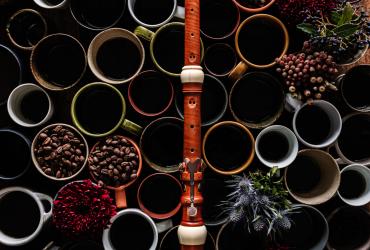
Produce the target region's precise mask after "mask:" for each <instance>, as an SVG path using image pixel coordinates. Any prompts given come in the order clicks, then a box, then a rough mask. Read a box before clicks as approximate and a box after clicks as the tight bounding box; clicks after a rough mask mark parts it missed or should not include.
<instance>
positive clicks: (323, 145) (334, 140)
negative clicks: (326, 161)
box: [292, 100, 343, 149]
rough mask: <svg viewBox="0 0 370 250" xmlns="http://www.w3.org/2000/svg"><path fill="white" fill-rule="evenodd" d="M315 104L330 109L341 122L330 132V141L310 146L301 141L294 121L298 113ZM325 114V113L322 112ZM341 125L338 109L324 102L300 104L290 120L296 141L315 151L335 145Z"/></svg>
mask: <svg viewBox="0 0 370 250" xmlns="http://www.w3.org/2000/svg"><path fill="white" fill-rule="evenodd" d="M315 104H323V105H326V106H327V107H329V108H330V109H332V110H333V111H334V113H335V115H336V118H339V120H341V121H342V122H338V123H335V124H336V125H338V127H337V129H336V131H333V132H332V135H331V136H330V137H332V138H331V139H330V138H329V139H330V140H329V139H327V140H326V142H324V143H320V144H312V143H309V142H307V141H306V140H305V139H303V138H302V137H301V136H300V135H299V133H298V130H297V127H296V119H297V116H298V113H299V112H300V111H301V110H302V109H303V108H305V107H306V106H311V105H312V106H313V105H315ZM319 108H320V109H322V108H321V107H319ZM324 112H325V111H324ZM325 113H326V112H325ZM342 123H343V119H342V117H341V115H340V113H339V111H338V109H337V108H336V107H335V106H334V105H333V104H331V103H330V102H328V101H325V100H313V101H312V103H307V102H306V103H304V104H302V105H301V106H300V107H299V108H298V109H297V110H296V111H295V112H294V116H293V120H292V124H293V126H292V127H293V131H294V134H295V135H296V136H297V139H298V140H299V141H300V142H301V143H303V144H304V145H305V146H308V147H310V148H315V149H319V148H325V147H328V146H330V145H331V144H333V143H337V141H338V140H337V139H338V137H339V135H340V133H341V131H342Z"/></svg>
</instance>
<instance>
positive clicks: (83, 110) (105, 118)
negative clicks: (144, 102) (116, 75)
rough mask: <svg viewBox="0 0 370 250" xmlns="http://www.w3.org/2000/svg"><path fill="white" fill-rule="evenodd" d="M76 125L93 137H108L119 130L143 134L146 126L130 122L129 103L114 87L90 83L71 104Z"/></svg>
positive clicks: (100, 83) (77, 94)
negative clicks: (143, 128)
mask: <svg viewBox="0 0 370 250" xmlns="http://www.w3.org/2000/svg"><path fill="white" fill-rule="evenodd" d="M71 115H72V121H73V124H74V125H75V126H76V127H77V128H78V129H79V130H80V131H81V132H82V133H84V134H86V135H88V136H92V137H103V136H107V135H109V134H111V133H113V132H114V131H116V130H117V129H118V128H119V127H121V128H123V129H125V130H126V131H128V132H130V133H132V134H134V135H139V134H140V133H141V131H142V127H141V126H139V125H137V124H136V123H133V122H131V121H129V120H127V119H126V118H125V117H126V101H125V98H124V97H123V95H122V94H121V92H120V91H119V90H118V89H117V88H116V87H114V86H112V85H109V84H107V83H102V82H94V83H89V84H87V85H85V86H84V87H82V88H81V89H80V90H79V91H77V93H76V94H75V95H74V97H73V100H72V105H71Z"/></svg>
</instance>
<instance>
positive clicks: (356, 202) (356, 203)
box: [337, 163, 370, 206]
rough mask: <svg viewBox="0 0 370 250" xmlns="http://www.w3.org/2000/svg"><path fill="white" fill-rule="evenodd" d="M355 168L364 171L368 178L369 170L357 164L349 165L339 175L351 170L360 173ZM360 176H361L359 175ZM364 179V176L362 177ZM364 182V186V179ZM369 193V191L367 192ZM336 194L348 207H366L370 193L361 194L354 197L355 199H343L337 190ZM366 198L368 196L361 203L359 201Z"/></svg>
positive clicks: (369, 200) (369, 199)
mask: <svg viewBox="0 0 370 250" xmlns="http://www.w3.org/2000/svg"><path fill="white" fill-rule="evenodd" d="M356 168H361V169H363V170H364V171H366V172H367V173H368V175H369V176H370V169H369V168H368V167H366V166H364V165H362V164H358V163H355V164H350V165H348V166H346V167H344V168H343V169H342V170H341V171H340V174H341V175H342V173H343V172H346V171H349V170H352V171H356V172H357V173H359V172H360V171H358V170H357V169H356ZM360 174H361V175H362V176H363V174H362V173H360ZM364 177H365V176H364ZM341 178H342V177H341ZM365 181H366V184H367V180H366V179H365ZM365 191H366V188H365ZM369 192H370V190H369ZM337 194H338V196H339V198H340V199H341V200H342V201H343V202H344V203H346V204H348V205H350V206H364V205H366V204H367V203H369V202H370V193H369V194H366V193H362V194H361V195H360V196H359V197H356V198H350V199H348V198H345V197H343V196H342V195H341V194H340V190H339V188H338V191H337ZM366 196H368V199H363V201H360V199H361V198H366Z"/></svg>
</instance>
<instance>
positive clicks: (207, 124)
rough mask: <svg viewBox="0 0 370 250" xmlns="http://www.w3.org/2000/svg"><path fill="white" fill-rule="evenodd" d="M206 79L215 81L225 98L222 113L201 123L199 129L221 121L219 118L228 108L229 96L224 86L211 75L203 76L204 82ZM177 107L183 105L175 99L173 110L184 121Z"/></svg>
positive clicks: (182, 114)
mask: <svg viewBox="0 0 370 250" xmlns="http://www.w3.org/2000/svg"><path fill="white" fill-rule="evenodd" d="M206 77H209V78H211V79H212V80H214V81H216V82H217V84H218V85H219V86H220V87H221V88H222V90H223V92H224V94H225V95H224V97H225V100H224V101H225V103H224V104H225V105H224V106H223V108H222V111H221V112H220V113H219V114H218V115H217V116H216V117H215V118H214V119H212V120H210V121H207V122H204V121H202V124H201V127H207V126H210V125H213V124H215V123H217V122H218V121H219V120H221V118H222V117H223V116H224V115H225V113H226V110H227V106H228V103H229V94H228V93H227V90H226V88H225V85H224V84H223V83H222V81H221V80H220V79H218V78H217V77H215V76H213V75H211V74H204V80H205V78H206ZM203 84H204V83H203ZM203 88H204V85H203ZM179 105H184V104H183V103H179V102H178V100H177V98H175V108H176V111H177V114H178V115H179V116H180V118H181V119H184V112H181V111H180V106H179Z"/></svg>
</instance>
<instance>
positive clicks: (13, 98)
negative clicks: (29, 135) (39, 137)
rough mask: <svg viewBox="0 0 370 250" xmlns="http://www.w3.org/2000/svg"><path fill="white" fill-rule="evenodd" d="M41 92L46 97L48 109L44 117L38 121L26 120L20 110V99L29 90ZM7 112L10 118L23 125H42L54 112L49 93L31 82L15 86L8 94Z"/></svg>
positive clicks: (29, 91)
mask: <svg viewBox="0 0 370 250" xmlns="http://www.w3.org/2000/svg"><path fill="white" fill-rule="evenodd" d="M36 91H37V92H42V93H43V94H44V95H45V96H46V97H47V99H48V111H47V113H46V115H45V117H44V118H43V119H42V120H41V121H39V122H33V121H30V120H28V119H27V118H26V117H24V115H23V114H22V111H21V101H22V99H23V98H24V97H25V96H26V95H27V94H29V93H31V92H36ZM7 108H8V113H9V116H10V118H12V120H13V121H14V122H15V123H17V124H19V125H21V126H23V127H36V126H39V125H42V124H44V123H46V122H47V121H49V120H50V118H51V117H52V116H53V113H54V105H53V103H52V101H51V98H50V96H49V94H48V93H47V92H46V91H45V90H43V89H42V88H41V87H39V86H37V85H36V84H32V83H25V84H21V85H19V86H18V87H16V88H15V89H14V90H13V91H12V92H11V93H10V95H9V98H8V103H7Z"/></svg>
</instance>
